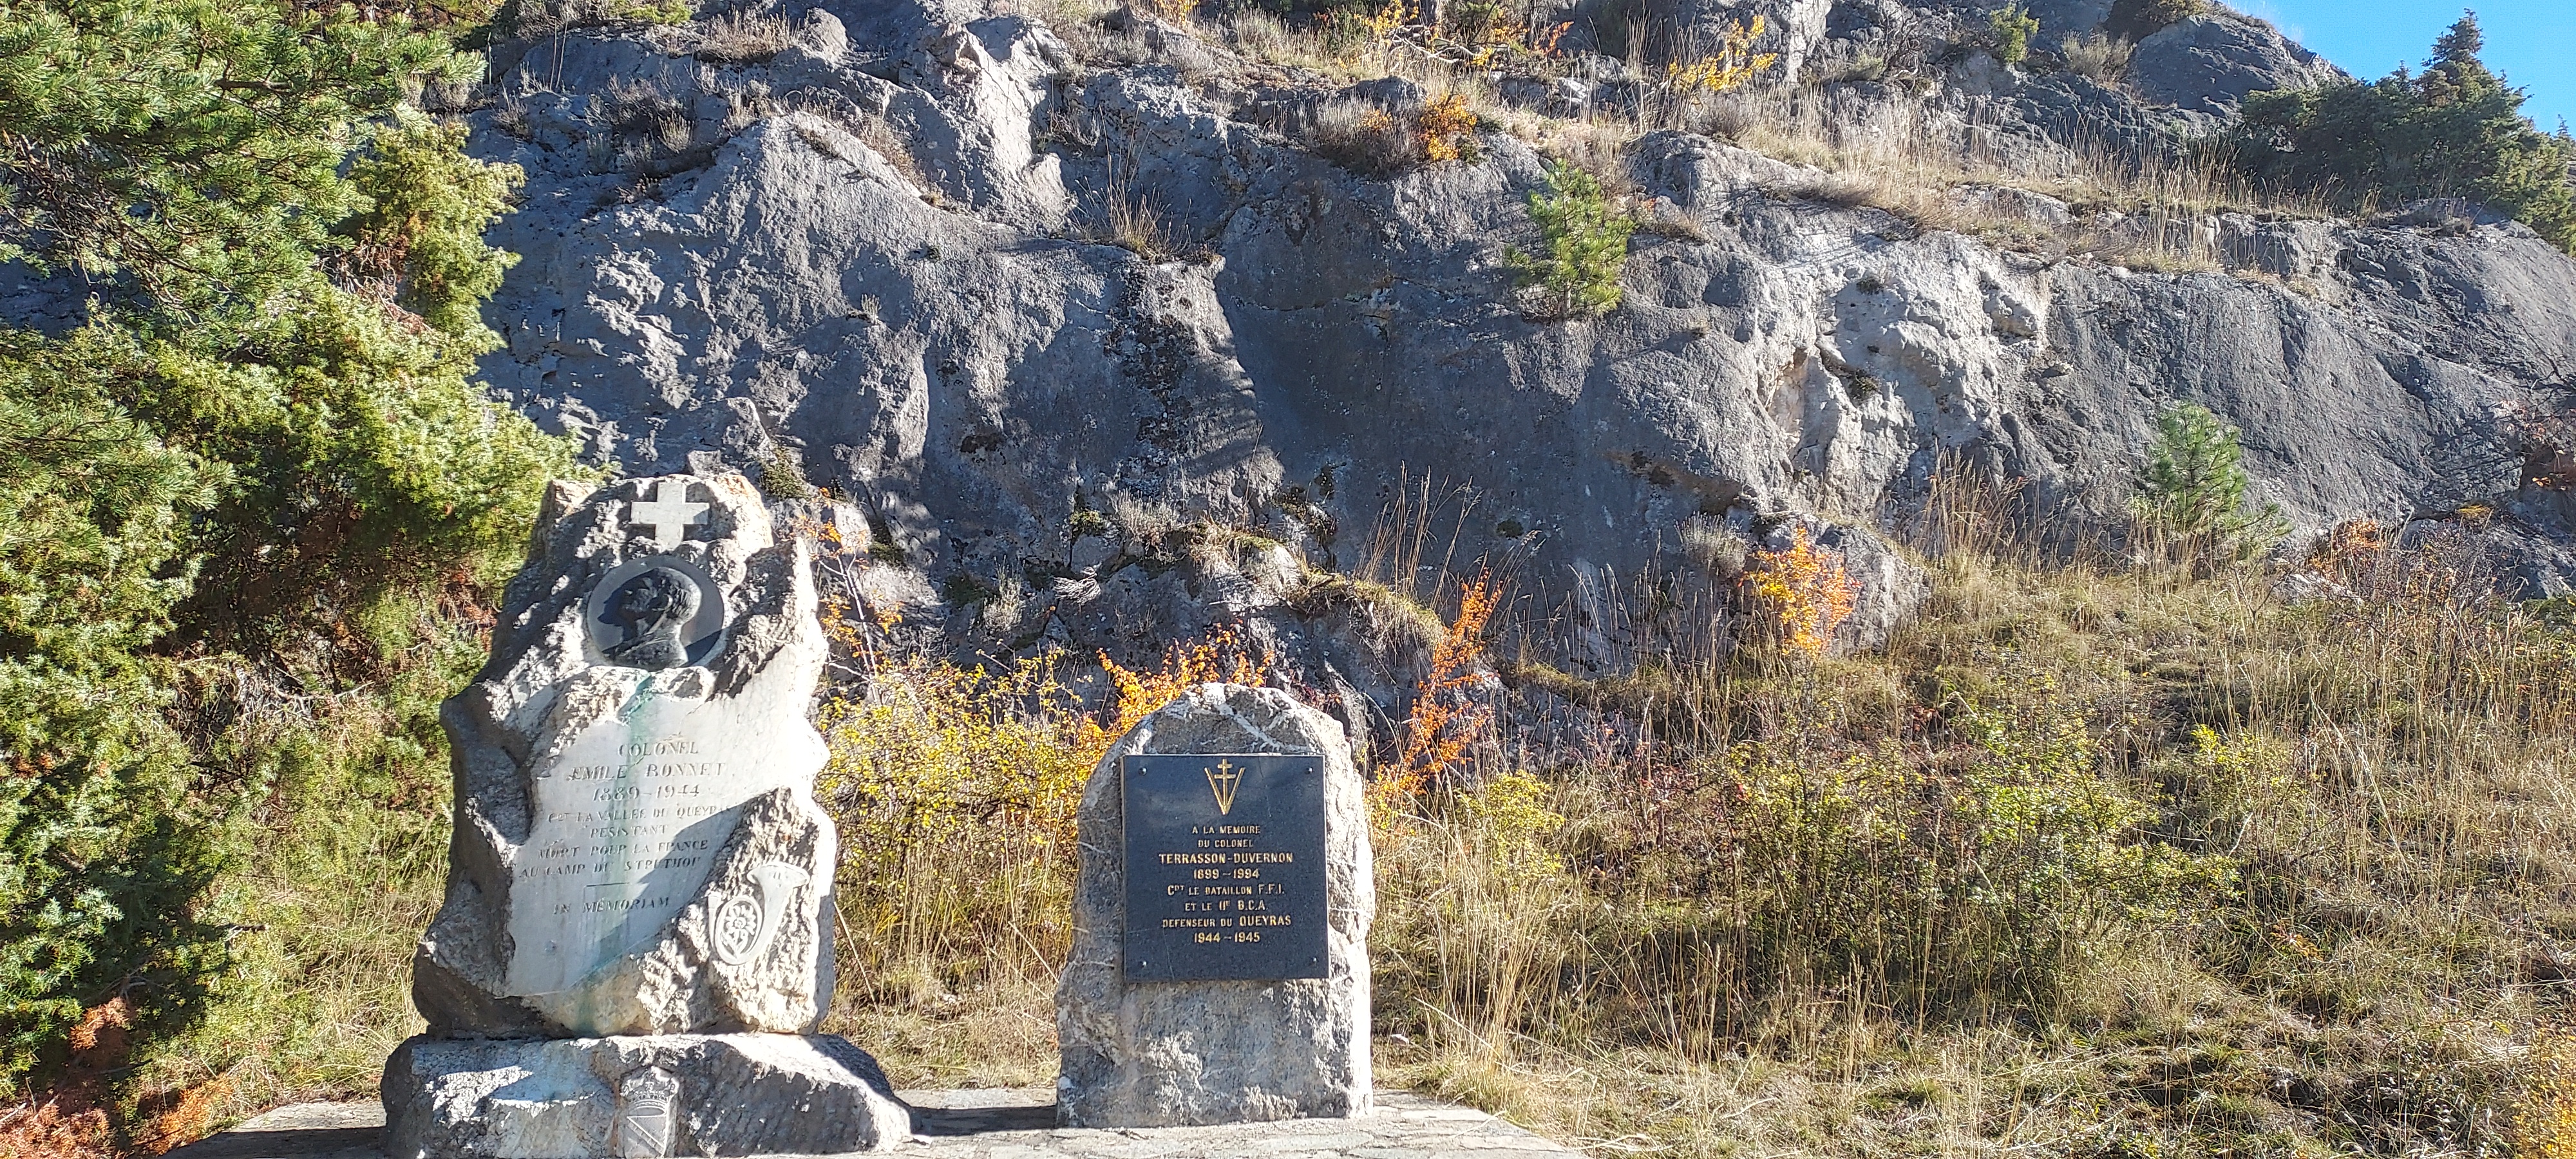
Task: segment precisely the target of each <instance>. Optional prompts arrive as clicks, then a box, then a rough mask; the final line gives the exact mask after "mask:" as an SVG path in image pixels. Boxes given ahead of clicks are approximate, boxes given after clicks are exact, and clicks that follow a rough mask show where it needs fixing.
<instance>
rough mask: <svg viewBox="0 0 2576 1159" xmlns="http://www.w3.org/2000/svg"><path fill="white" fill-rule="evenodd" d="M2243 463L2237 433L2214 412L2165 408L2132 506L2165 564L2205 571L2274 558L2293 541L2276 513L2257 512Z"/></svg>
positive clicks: (2273, 509)
mask: <svg viewBox="0 0 2576 1159" xmlns="http://www.w3.org/2000/svg"><path fill="white" fill-rule="evenodd" d="M2244 459H2245V450H2244V448H2243V447H2241V446H2239V445H2238V443H2237V431H2236V428H2234V427H2231V426H2229V425H2227V424H2226V423H2224V422H2221V421H2219V418H2218V416H2217V415H2214V414H2211V413H2210V412H2209V408H2207V407H2204V406H2201V405H2200V404H2198V403H2188V402H2187V403H2181V404H2178V405H2175V406H2172V407H2168V408H2166V409H2165V411H2164V413H2163V414H2160V415H2158V416H2156V437H2155V440H2154V441H2153V442H2150V443H2149V444H2147V465H2146V468H2145V469H2144V470H2142V471H2140V472H2139V473H2138V484H2137V494H2136V495H2134V496H2133V497H2131V499H2130V500H2129V509H2130V514H2131V516H2132V517H2133V518H2134V519H2135V520H2136V522H2137V525H2138V528H2139V530H2140V531H2141V532H2143V533H2144V537H2145V538H2147V539H2148V540H2150V541H2151V542H2154V543H2156V544H2158V545H2159V546H2161V547H2162V548H2163V550H2164V551H2165V553H2166V554H2167V556H2168V558H2175V559H2179V560H2181V561H2184V562H2189V563H2191V564H2193V565H2194V566H2195V567H2197V568H2204V569H2205V568H2207V567H2208V566H2209V565H2211V564H2213V563H2216V562H2219V561H2220V560H2222V559H2223V560H2226V561H2229V562H2241V561H2244V560H2247V559H2251V558H2253V557H2255V556H2257V555H2260V554H2262V553H2264V552H2266V551H2269V550H2271V548H2272V546H2273V545H2274V544H2277V543H2279V542H2281V540H2282V539H2283V538H2284V537H2286V536H2287V535H2289V533H2290V521H2289V518H2288V517H2287V516H2284V515H2283V514H2281V509H2280V507H2279V506H2278V505H2275V504H2270V503H2266V504H2264V505H2262V506H2261V507H2259V508H2258V507H2254V506H2253V505H2252V501H2251V498H2250V493H2251V491H2252V489H2253V478H2252V477H2251V476H2249V475H2247V474H2246V473H2245V467H2244Z"/></svg>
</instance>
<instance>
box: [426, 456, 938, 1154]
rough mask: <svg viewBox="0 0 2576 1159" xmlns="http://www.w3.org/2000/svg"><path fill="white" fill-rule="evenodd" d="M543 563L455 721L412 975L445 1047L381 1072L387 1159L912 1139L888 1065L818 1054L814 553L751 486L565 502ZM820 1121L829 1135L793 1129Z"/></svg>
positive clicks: (848, 1145)
mask: <svg viewBox="0 0 2576 1159" xmlns="http://www.w3.org/2000/svg"><path fill="white" fill-rule="evenodd" d="M537 542H538V544H539V550H538V555H537V558H535V559H534V560H532V561H531V562H530V563H529V565H528V566H527V567H526V568H525V569H524V570H523V571H522V572H521V573H520V574H519V576H518V577H517V578H516V579H515V580H513V581H512V582H511V584H510V587H509V589H508V591H507V593H506V594H505V596H504V599H503V606H502V609H501V618H500V623H499V624H498V625H497V626H496V627H495V629H494V632H493V641H492V658H491V661H490V663H489V664H487V665H486V666H485V668H484V670H483V672H482V673H481V674H480V676H479V677H478V678H477V679H476V680H475V682H474V683H473V685H472V686H470V687H468V688H467V689H466V690H465V691H464V692H462V693H459V694H458V695H457V696H456V697H455V698H453V699H451V700H450V701H448V703H447V704H446V706H445V707H444V709H443V711H442V713H441V719H442V721H443V723H444V724H445V725H446V727H447V730H448V736H449V739H450V741H451V744H452V747H453V749H454V761H455V775H456V805H455V809H456V817H455V834H454V837H453V839H452V841H451V844H450V868H449V874H448V885H447V895H446V899H445V902H444V904H443V905H442V906H441V908H440V910H439V912H438V915H437V916H436V917H435V918H434V919H433V920H432V921H431V923H430V926H429V929H428V931H427V932H426V933H425V934H424V935H423V936H422V938H421V942H420V948H419V951H418V952H417V954H416V955H415V956H414V960H413V971H412V996H413V1002H414V1004H415V1005H416V1006H418V1007H419V1009H420V1013H421V1015H422V1017H423V1018H425V1019H426V1020H427V1021H428V1023H429V1033H428V1034H427V1035H425V1036H423V1037H421V1038H416V1039H413V1040H412V1041H410V1042H408V1043H405V1044H404V1045H403V1047H402V1048H401V1049H400V1050H399V1051H397V1052H396V1054H395V1055H394V1057H393V1058H392V1059H391V1060H390V1061H389V1062H388V1063H387V1066H386V1073H385V1083H384V1098H385V1105H386V1108H387V1114H388V1116H389V1120H388V1121H389V1124H390V1125H389V1127H388V1131H389V1136H388V1137H389V1139H390V1140H391V1142H392V1144H393V1147H392V1151H391V1153H392V1154H394V1155H397V1156H403V1157H405V1159H410V1157H412V1156H423V1157H429V1156H441V1157H443V1156H467V1155H471V1156H487V1155H488V1156H503V1155H507V1156H521V1157H529V1159H534V1157H537V1156H554V1155H563V1156H575V1155H582V1156H588V1155H606V1154H615V1155H621V1156H626V1155H668V1154H760V1153H768V1152H776V1151H781V1150H785V1151H800V1152H809V1151H855V1150H864V1149H869V1148H873V1147H878V1146H884V1145H890V1144H891V1143H892V1142H894V1141H897V1140H900V1139H902V1138H904V1137H906V1136H907V1135H908V1134H909V1122H910V1120H909V1114H908V1112H906V1111H905V1109H904V1108H903V1106H902V1104H901V1103H899V1102H897V1101H896V1100H895V1099H894V1098H893V1096H892V1095H891V1093H890V1092H889V1090H888V1089H887V1088H886V1087H885V1085H884V1082H883V1079H882V1076H880V1075H878V1074H877V1072H876V1069H875V1064H874V1063H873V1062H871V1061H869V1060H868V1059H867V1056H866V1055H865V1054H863V1053H861V1052H859V1051H858V1050H857V1049H856V1048H854V1047H851V1046H850V1045H849V1044H848V1043H846V1042H842V1041H841V1040H839V1039H836V1038H830V1037H827V1036H820V1035H814V1034H813V1031H814V1029H815V1025H816V1023H817V1022H818V1021H819V1020H820V1018H821V1016H822V1013H823V1009H824V1006H825V1004H826V1003H828V1002H829V1000H830V997H831V993H832V969H833V957H832V950H833V936H832V916H833V909H832V902H831V885H832V875H833V869H834V866H835V864H836V857H837V848H836V842H835V833H834V831H833V827H832V823H831V820H830V818H829V817H828V816H827V815H826V814H825V813H824V812H823V811H822V809H821V808H820V807H818V806H817V805H816V804H815V803H814V800H813V797H812V793H813V785H814V776H815V773H816V772H818V771H819V770H820V769H821V768H822V765H823V762H824V759H825V755H826V754H825V751H824V746H823V739H822V736H821V735H820V734H819V733H817V732H816V731H815V730H814V727H813V725H812V724H811V723H810V722H809V721H808V719H807V713H808V711H809V709H810V706H811V704H812V700H813V696H814V690H815V685H816V682H817V680H818V679H819V677H820V676H821V673H822V665H823V661H824V656H825V644H824V640H823V635H822V628H821V625H820V623H819V621H818V620H817V619H816V616H815V610H816V609H815V594H814V587H813V580H812V578H811V574H810V571H809V562H808V558H807V549H806V547H805V545H804V544H803V543H801V542H800V541H798V540H797V539H796V538H795V537H793V536H787V537H781V536H779V535H778V534H777V533H776V531H775V529H774V528H773V527H772V525H771V520H770V518H769V513H768V510H767V508H766V507H765V506H764V504H763V502H762V500H761V497H760V494H759V492H758V491H757V490H756V489H755V488H753V487H752V486H751V484H750V483H749V482H747V481H746V480H744V479H742V478H741V477H739V476H733V475H722V476H670V477H665V478H659V479H640V480H628V481H624V482H620V483H617V484H614V485H612V486H610V487H608V488H605V489H603V490H601V491H599V492H597V493H593V494H587V495H585V494H583V493H582V492H581V491H579V490H578V489H575V488H571V487H568V486H565V485H561V484H559V485H557V487H556V489H555V490H554V491H553V492H552V493H551V494H550V495H549V496H548V499H547V504H546V510H545V512H544V513H543V514H542V515H541V517H540V523H539V528H538V534H537ZM823 1106H830V1107H833V1108H835V1111H834V1115H835V1118H834V1119H833V1120H832V1122H831V1124H829V1125H821V1124H819V1123H807V1124H805V1125H804V1126H800V1127H794V1128H792V1129H791V1128H790V1127H787V1126H783V1125H781V1124H783V1123H785V1122H786V1121H788V1120H793V1119H797V1118H799V1117H800V1116H803V1115H805V1114H807V1113H808V1110H810V1109H812V1108H817V1107H823ZM769 1117H774V1118H776V1119H777V1120H778V1122H776V1123H772V1122H767V1121H765V1120H766V1119H767V1118H769Z"/></svg>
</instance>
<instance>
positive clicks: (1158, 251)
mask: <svg viewBox="0 0 2576 1159" xmlns="http://www.w3.org/2000/svg"><path fill="white" fill-rule="evenodd" d="M1095 240H1098V241H1100V242H1102V243H1104V244H1107V245H1114V246H1117V247H1119V248H1120V249H1124V250H1127V251H1129V252H1131V253H1133V254H1135V255H1136V256H1137V257H1140V258H1143V259H1145V260H1146V261H1149V262H1160V261H1168V260H1170V259H1171V258H1172V257H1173V256H1174V255H1176V254H1177V253H1178V252H1179V249H1180V241H1179V239H1178V238H1176V237H1174V236H1173V232H1172V227H1171V226H1170V224H1169V223H1167V222H1165V221H1164V220H1163V214H1162V211H1160V210H1157V209H1155V208H1154V202H1153V200H1152V199H1151V198H1149V197H1147V196H1146V195H1145V194H1143V193H1140V192H1138V191H1137V190H1136V188H1135V185H1134V184H1133V183H1132V182H1130V181H1127V180H1125V179H1122V178H1121V177H1119V175H1118V171H1117V168H1116V167H1115V166H1112V167H1111V169H1110V172H1109V185H1108V188H1107V190H1105V191H1104V196H1103V198H1102V201H1101V205H1100V228H1099V230H1098V231H1097V233H1096V235H1095Z"/></svg>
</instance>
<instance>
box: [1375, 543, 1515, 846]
mask: <svg viewBox="0 0 2576 1159" xmlns="http://www.w3.org/2000/svg"><path fill="white" fill-rule="evenodd" d="M1501 600H1502V585H1501V584H1499V583H1496V582H1495V581H1494V578H1493V577H1492V576H1491V575H1480V576H1477V577H1476V578H1475V579H1473V580H1471V581H1469V582H1468V583H1467V584H1466V586H1465V587H1464V588H1462V589H1461V590H1460V591H1459V593H1458V618H1457V619H1456V620H1455V621H1452V622H1451V623H1450V625H1449V628H1448V630H1447V631H1446V632H1444V633H1442V634H1441V637H1440V643H1439V644H1438V645H1437V646H1435V647H1433V649H1432V650H1431V667H1430V669H1429V671H1426V672H1424V673H1423V675H1422V679H1421V680H1420V681H1418V682H1417V683H1416V684H1415V685H1414V687H1413V710H1412V711H1411V712H1410V713H1408V714H1407V715H1406V717H1405V721H1404V748H1403V749H1402V750H1401V751H1399V752H1398V753H1397V754H1396V758H1395V760H1394V762H1393V763H1391V764H1389V765H1388V766H1387V767H1386V768H1385V769H1384V770H1382V771H1381V772H1380V773H1379V774H1378V777H1377V779H1376V780H1375V782H1374V783H1372V784H1371V786H1370V793H1371V796H1372V797H1373V798H1374V800H1373V803H1374V804H1375V805H1377V806H1378V808H1377V810H1376V812H1378V813H1379V815H1380V817H1381V819H1382V820H1383V819H1384V818H1385V816H1386V815H1387V814H1389V813H1391V812H1392V811H1393V810H1394V809H1395V808H1397V807H1400V806H1402V805H1405V804H1408V803H1410V802H1412V801H1414V800H1417V799H1419V798H1420V797H1421V796H1422V793H1423V791H1424V790H1426V789H1428V788H1430V787H1431V785H1432V784H1433V783H1434V782H1435V781H1437V780H1438V778H1439V777H1440V775H1441V774H1442V773H1444V772H1446V771H1448V770H1450V769H1452V768H1455V767H1457V766H1458V765H1460V764H1462V763H1464V761H1465V760H1466V757H1467V753H1468V750H1469V749H1470V748H1472V747H1473V746H1474V745H1475V742H1476V740H1477V739H1478V738H1480V737H1482V736H1483V735H1484V734H1485V730H1486V729H1487V728H1488V727H1489V726H1490V725H1491V724H1492V723H1493V709H1492V707H1491V706H1489V705H1487V704H1485V703H1484V702H1483V701H1481V700H1478V699H1476V698H1475V696H1474V692H1475V689H1476V687H1477V686H1478V685H1479V684H1481V683H1483V681H1484V679H1485V676H1484V672H1483V671H1482V670H1481V669H1479V668H1478V667H1477V665H1476V660H1477V658H1478V657H1480V656H1482V655H1484V651H1485V627H1486V625H1487V624H1488V623H1489V622H1491V620H1492V619H1493V615H1494V608H1495V606H1496V605H1497V604H1499V603H1500V602H1501Z"/></svg>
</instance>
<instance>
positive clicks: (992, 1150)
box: [169, 1087, 1576, 1159]
mask: <svg viewBox="0 0 2576 1159" xmlns="http://www.w3.org/2000/svg"><path fill="white" fill-rule="evenodd" d="M902 1094H903V1098H904V1101H905V1102H908V1103H911V1104H912V1105H913V1107H914V1109H915V1110H916V1111H917V1112H918V1114H917V1115H916V1117H915V1119H914V1128H915V1129H916V1130H918V1131H919V1132H920V1134H918V1135H916V1136H914V1138H913V1142H912V1144H911V1145H910V1146H908V1147H905V1148H903V1149H902V1150H901V1151H898V1152H896V1154H905V1153H910V1154H916V1155H922V1156H925V1157H931V1156H935V1157H936V1159H1237V1157H1243V1156H1257V1157H1259V1159H1540V1157H1542V1156H1571V1155H1574V1154H1576V1153H1575V1152H1574V1151H1571V1150H1568V1149H1566V1148H1564V1147H1560V1146H1557V1145H1556V1144H1554V1143H1550V1142H1548V1141H1547V1140H1545V1139H1542V1138H1540V1137H1538V1136H1536V1135H1533V1134H1530V1133H1529V1132H1527V1131H1524V1130H1521V1129H1520V1128H1518V1127H1515V1126H1512V1125H1511V1124H1509V1123H1506V1122H1503V1121H1502V1120H1500V1119H1496V1118H1494V1117H1493V1116H1491V1115H1488V1114H1486V1113H1484V1112H1482V1111H1477V1110H1471V1109H1469V1108H1466V1107H1459V1106H1452V1105H1450V1104H1447V1103H1442V1102H1437V1101H1434V1100H1431V1099H1426V1098H1423V1097H1422V1096H1420V1095H1414V1094H1407V1093H1404V1092H1401V1091H1379V1092H1378V1094H1377V1106H1378V1109H1377V1113H1376V1114H1373V1115H1370V1116H1369V1117H1367V1118H1365V1119H1299V1120H1293V1121H1290V1122H1285V1123H1247V1124H1242V1125H1239V1126H1230V1127H1157V1128H1154V1129H1151V1130H1133V1131H1098V1130H1081V1131H1076V1130H1065V1129H1061V1128H1058V1127H1057V1126H1056V1125H1055V1104H1054V1096H1055V1092H1054V1091H1052V1090H1048V1089H1046V1088H1043V1087H1036V1088H1028V1089H1022V1090H984V1091H904V1092H902ZM384 1123H385V1112H384V1108H382V1107H379V1106H377V1105H376V1104H374V1103H306V1104H303V1105H301V1106H294V1107H281V1108H279V1109H277V1110H274V1111H270V1112H268V1113H267V1114H265V1115H261V1116H259V1117H258V1118H255V1119H252V1120H250V1121H248V1122H245V1123H243V1124H242V1125H240V1126H238V1127H235V1128H233V1129H232V1130H229V1131H226V1132H224V1133H223V1134H220V1135H217V1136H215V1137H213V1138H211V1139H207V1140H205V1141H204V1142H201V1143H195V1144H191V1145H189V1146H186V1147H182V1148H180V1149H178V1150H176V1151H173V1152H171V1153H170V1155H169V1159H384V1152H383V1151H382V1150H380V1149H379V1148H378V1146H377V1142H378V1136H379V1134H380V1133H381V1132H382V1130H383V1128H384Z"/></svg>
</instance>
